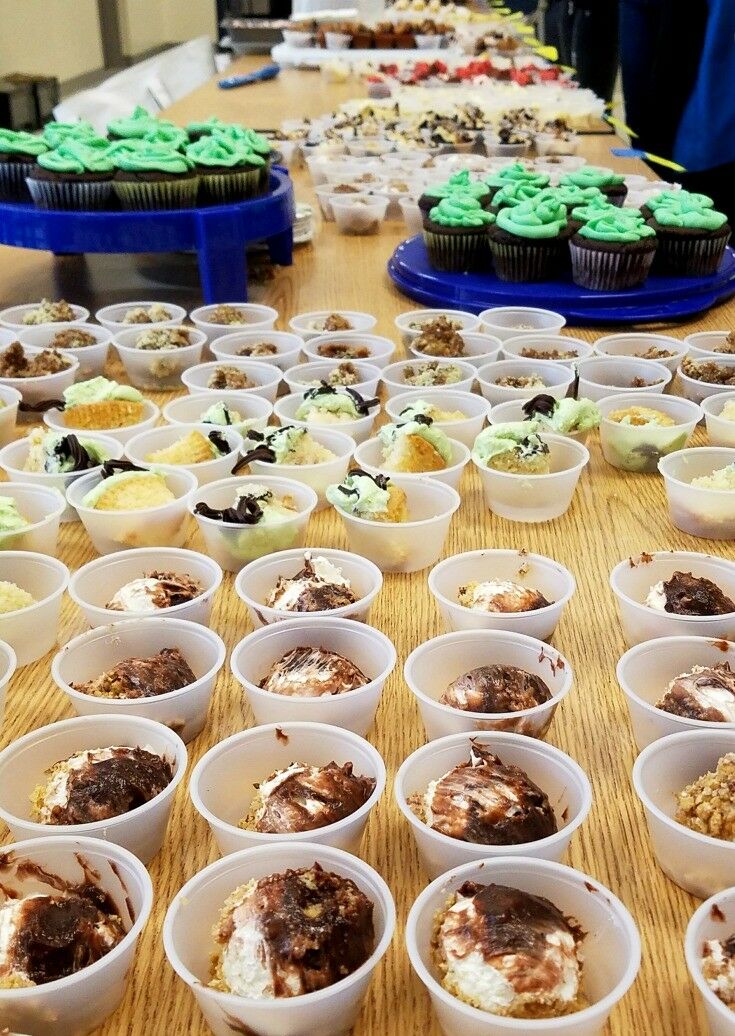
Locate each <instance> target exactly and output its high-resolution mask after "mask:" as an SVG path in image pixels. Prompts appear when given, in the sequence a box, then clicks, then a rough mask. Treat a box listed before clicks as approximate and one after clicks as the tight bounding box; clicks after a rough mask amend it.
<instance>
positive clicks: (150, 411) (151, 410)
mask: <svg viewBox="0 0 735 1036" xmlns="http://www.w3.org/2000/svg"><path fill="white" fill-rule="evenodd" d="M142 403H143V410H144V413H145V414H146V416H145V417H144V418H143V420H142V421H137V422H136V423H135V424H126V425H119V426H118V427H116V428H100V429H96V428H95V429H90V431H89V436H90V438H92V437H94V436H95V435H103V436H107V438H112V437H114V434H115V433H116V432H125V433H126V434H128V433H130V432H132V431H133V429H134V428H140V429H143V426H144V425H150V424H151V422H152V421H157V420H158V418H159V417H160V414H161V410H160V408H159V407H158V406H157V405H156V404H155V403H154V402H153V401H152V400H150V399H144V400H142ZM63 413H64V411H63V410H58V409H57V408H56V407H52V408H51V409H50V410H47V411H46V413H45V414H44V415H43V420H44V424H46V425H48V427H49V428H53V430H54V431H59V432H71V433H72V434H73V435H76V436H79V435H85V433H86V429H85V428H71V427H69V425H66V424H62V423H61V422H60V421H59V420H56V419H53V418H52V420H51V421H49V420H47V418H48V417H49V416H50V415H52V414H63ZM52 421H53V423H52ZM116 441H117V440H116Z"/></svg>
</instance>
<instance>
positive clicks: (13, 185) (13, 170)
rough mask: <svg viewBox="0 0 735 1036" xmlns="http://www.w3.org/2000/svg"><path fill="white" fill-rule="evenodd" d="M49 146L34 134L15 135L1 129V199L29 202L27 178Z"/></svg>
mask: <svg viewBox="0 0 735 1036" xmlns="http://www.w3.org/2000/svg"><path fill="white" fill-rule="evenodd" d="M48 150H49V147H48V144H47V143H46V142H45V141H44V140H43V139H42V138H41V137H37V136H36V135H35V134H34V133H15V132H14V131H13V130H9V129H2V128H0V199H1V200H2V201H28V187H27V185H26V177H27V176H28V174H29V173H30V172H31V171H32V170H33V169H34V168H35V166H36V159H37V158H38V156H39V155H42V154H43V153H44V152H46V151H48Z"/></svg>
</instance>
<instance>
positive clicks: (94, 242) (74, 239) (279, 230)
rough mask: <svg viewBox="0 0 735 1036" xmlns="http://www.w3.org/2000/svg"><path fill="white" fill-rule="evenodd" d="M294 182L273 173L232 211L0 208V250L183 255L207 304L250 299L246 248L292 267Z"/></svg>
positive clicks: (10, 205)
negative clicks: (192, 261) (258, 245)
mask: <svg viewBox="0 0 735 1036" xmlns="http://www.w3.org/2000/svg"><path fill="white" fill-rule="evenodd" d="M293 221H294V197H293V184H292V183H291V179H290V177H289V175H288V173H287V172H286V171H285V169H281V168H279V167H276V168H274V169H272V170H271V179H270V189H269V191H268V193H267V194H264V195H263V196H262V197H260V198H252V199H250V200H249V201H241V202H236V203H233V204H231V205H209V206H207V207H203V208H197V209H171V210H163V209H162V210H157V211H153V212H62V211H60V210H54V211H50V210H46V209H37V208H36V207H35V205H24V204H21V203H17V202H2V203H0V244H3V245H13V246H15V247H17V248H40V249H45V250H46V251H49V252H56V253H59V254H62V253H67V254H68V253H74V254H79V253H84V252H105V253H109V252H187V251H194V252H196V253H197V256H198V259H199V276H200V279H201V284H202V296H203V298H204V301H205V303H210V302H244V301H246V300H247V297H248V294H247V291H248V284H247V263H246V259H245V249H246V247H247V245H248V244H250V243H252V242H254V241H263V240H264V241H266V243H267V245H268V250H269V252H270V256H271V259H272V260H273V262H274V263H278V264H279V265H280V266H290V265H291V263H292V261H293V255H292V253H293Z"/></svg>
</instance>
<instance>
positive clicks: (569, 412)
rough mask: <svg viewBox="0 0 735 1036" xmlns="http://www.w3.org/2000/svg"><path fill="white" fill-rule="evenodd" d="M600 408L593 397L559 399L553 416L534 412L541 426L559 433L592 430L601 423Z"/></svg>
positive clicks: (566, 433) (568, 433) (534, 417)
mask: <svg viewBox="0 0 735 1036" xmlns="http://www.w3.org/2000/svg"><path fill="white" fill-rule="evenodd" d="M600 418H601V415H600V408H599V407H598V405H597V403H593V402H592V400H591V399H558V400H557V401H556V405H555V406H554V412H553V414H551V416H547V415H546V414H534V415H533V419H534V420H535V421H537V422H538V426H539V427H540V428H544V429H546V430H547V431H549V432H557V433H558V434H559V435H570V434H573V433H575V432H591V431H592V429H593V428H597V427H598V425H599V423H600Z"/></svg>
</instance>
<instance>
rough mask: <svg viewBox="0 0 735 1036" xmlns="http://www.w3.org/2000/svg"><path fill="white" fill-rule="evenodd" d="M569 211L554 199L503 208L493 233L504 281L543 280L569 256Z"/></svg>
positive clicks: (553, 274) (497, 264)
mask: <svg viewBox="0 0 735 1036" xmlns="http://www.w3.org/2000/svg"><path fill="white" fill-rule="evenodd" d="M568 239H569V230H568V226H567V210H566V207H565V206H564V205H561V204H560V203H559V202H557V201H554V199H553V198H549V197H544V198H543V199H542V200H541V201H538V202H533V201H530V202H528V201H527V202H522V203H521V204H519V205H516V206H514V207H513V208H504V209H500V211H499V212H498V217H497V221H496V224H495V226H494V227H493V229H492V231H491V232H490V251H491V252H492V255H493V260H494V263H495V272H496V274H497V275H498V277H499V278H500V279H501V280H502V281H544V280H551V279H552V278H554V277H556V276H558V275H559V274H560V273H561V272H562V270H563V268H564V265H565V261H566V258H567V242H568Z"/></svg>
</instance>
